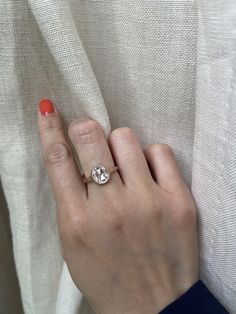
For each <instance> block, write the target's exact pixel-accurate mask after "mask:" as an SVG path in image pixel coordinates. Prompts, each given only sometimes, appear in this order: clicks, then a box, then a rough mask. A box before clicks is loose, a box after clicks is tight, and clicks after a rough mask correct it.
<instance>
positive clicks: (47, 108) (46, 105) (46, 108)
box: [39, 99, 55, 116]
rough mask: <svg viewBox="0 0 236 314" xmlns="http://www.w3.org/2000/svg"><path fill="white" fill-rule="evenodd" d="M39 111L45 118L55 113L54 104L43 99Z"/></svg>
mask: <svg viewBox="0 0 236 314" xmlns="http://www.w3.org/2000/svg"><path fill="white" fill-rule="evenodd" d="M39 110H40V112H41V114H42V115H43V116H45V115H48V114H50V113H54V112H55V110H54V106H53V103H52V102H51V100H49V99H42V100H41V101H40V103H39Z"/></svg>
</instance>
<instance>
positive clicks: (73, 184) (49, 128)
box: [38, 100, 87, 214]
mask: <svg viewBox="0 0 236 314" xmlns="http://www.w3.org/2000/svg"><path fill="white" fill-rule="evenodd" d="M39 109H40V110H41V111H40V110H39V112H38V127H39V136H40V140H41V150H42V155H43V160H44V164H45V166H46V170H47V173H48V177H49V181H50V184H51V187H52V190H53V194H54V198H55V201H56V204H57V209H58V210H59V211H60V210H65V208H66V209H67V211H69V210H73V208H75V205H76V210H79V209H80V208H81V209H82V207H83V206H82V205H83V204H84V201H85V200H86V198H87V196H86V194H87V192H86V186H85V184H84V183H83V181H82V176H81V174H80V172H79V169H78V167H77V165H76V162H75V159H74V157H73V153H72V149H71V147H70V145H69V143H68V142H67V140H66V137H65V133H64V129H63V124H62V120H61V117H60V115H59V112H58V111H57V109H56V108H55V106H53V104H52V102H51V101H49V100H42V101H41V102H40V104H39ZM59 214H63V213H59ZM64 214H65V213H64ZM67 214H70V213H69V212H67Z"/></svg>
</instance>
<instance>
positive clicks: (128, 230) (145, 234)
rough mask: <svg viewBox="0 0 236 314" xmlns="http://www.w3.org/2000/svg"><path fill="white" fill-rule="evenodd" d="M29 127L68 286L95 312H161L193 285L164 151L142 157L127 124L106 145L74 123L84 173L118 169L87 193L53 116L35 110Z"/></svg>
mask: <svg viewBox="0 0 236 314" xmlns="http://www.w3.org/2000/svg"><path fill="white" fill-rule="evenodd" d="M38 123H39V133H40V138H41V144H42V153H43V158H44V162H45V166H46V169H47V173H48V176H49V179H50V183H51V186H52V189H53V194H54V197H55V201H56V207H57V218H58V227H59V234H60V239H61V247H62V254H63V257H64V259H65V261H66V263H67V265H68V268H69V271H70V274H71V276H72V278H73V280H74V282H75V284H76V285H77V287H78V288H79V289H80V291H81V292H82V293H83V294H84V295H85V297H86V298H87V300H88V301H89V302H90V304H91V305H92V307H93V308H94V310H95V312H96V313H102V314H111V313H112V314H121V313H122V314H123V313H125V314H130V313H134V314H139V313H140V314H144V313H145V314H149V313H150V314H151V313H153V314H154V313H157V312H159V311H161V310H162V309H163V308H165V307H166V306H167V305H168V304H170V303H171V302H173V301H174V300H176V299H177V298H178V297H179V296H181V295H182V294H183V293H184V292H186V291H187V290H188V289H189V288H190V287H191V286H192V285H193V284H194V283H195V282H196V281H197V280H198V279H199V278H198V242H197V211H196V207H195V204H194V201H193V198H192V196H191V193H190V191H189V190H188V188H187V186H186V184H185V182H184V180H183V178H182V176H181V173H180V170H179V168H178V166H177V163H176V160H175V157H174V154H173V152H172V150H171V148H170V147H169V146H168V145H166V144H153V145H150V146H148V147H146V148H145V149H144V150H143V149H142V148H141V146H140V143H139V140H138V139H137V137H136V135H135V133H134V132H133V130H132V129H130V128H127V127H123V128H118V129H115V130H113V131H112V132H111V134H110V136H109V145H108V143H107V140H106V138H105V135H104V131H103V129H102V127H101V126H100V124H99V123H97V122H96V121H94V120H90V119H82V120H80V121H78V120H75V121H73V122H72V123H71V124H70V126H69V129H68V134H69V138H70V140H71V142H72V143H73V146H74V148H75V150H76V152H77V155H78V157H79V160H80V162H81V165H82V168H83V170H84V173H85V175H86V176H89V175H90V170H91V168H92V167H94V166H96V165H97V164H102V165H105V166H107V167H110V166H113V165H114V164H115V165H117V166H118V167H119V170H118V171H115V172H113V173H112V174H111V178H110V180H109V182H108V183H106V184H105V185H98V184H96V183H94V182H91V183H88V185H87V186H86V185H85V184H84V183H83V181H82V177H81V175H80V172H79V170H78V168H77V165H76V162H75V160H74V158H73V154H72V150H71V147H70V145H69V143H68V141H67V140H66V136H65V133H64V130H63V125H62V121H61V119H60V116H59V113H58V111H57V110H55V112H54V113H52V114H50V115H45V116H44V115H41V114H40V113H39V115H38ZM148 165H149V166H148ZM149 167H150V169H149ZM150 170H151V172H152V174H151V172H150Z"/></svg>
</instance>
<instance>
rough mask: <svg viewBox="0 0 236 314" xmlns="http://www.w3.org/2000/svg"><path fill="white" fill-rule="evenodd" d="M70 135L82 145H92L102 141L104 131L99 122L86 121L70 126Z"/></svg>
mask: <svg viewBox="0 0 236 314" xmlns="http://www.w3.org/2000/svg"><path fill="white" fill-rule="evenodd" d="M68 134H69V136H71V137H72V138H74V139H77V138H79V139H80V142H82V143H90V142H91V143H92V142H97V141H99V140H101V138H102V136H103V131H102V127H101V125H100V124H99V123H98V122H97V121H95V120H91V119H85V120H82V121H80V120H75V121H73V122H72V123H71V124H70V126H69V129H68Z"/></svg>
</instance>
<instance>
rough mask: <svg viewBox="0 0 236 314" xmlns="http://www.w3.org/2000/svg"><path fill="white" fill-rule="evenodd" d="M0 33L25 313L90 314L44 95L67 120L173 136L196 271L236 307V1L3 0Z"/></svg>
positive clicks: (0, 139) (144, 136)
mask: <svg viewBox="0 0 236 314" xmlns="http://www.w3.org/2000/svg"><path fill="white" fill-rule="evenodd" d="M0 34H1V36H0V78H1V83H0V176H1V181H2V186H3V193H4V197H5V198H6V202H7V206H8V210H9V216H10V226H11V233H12V243H13V254H14V262H15V267H16V273H17V277H18V281H19V291H20V295H21V300H22V304H23V309H24V313H25V314H42V313H47V314H55V313H56V314H75V313H79V314H91V313H92V314H93V313H94V312H93V310H92V308H91V306H90V305H89V303H88V301H87V300H86V299H85V298H84V297H83V296H82V294H81V293H80V291H79V290H78V289H77V288H76V287H75V285H74V283H73V281H72V279H71V277H70V275H69V273H68V269H67V266H66V265H65V264H64V263H63V259H62V257H61V251H60V243H59V238H58V230H57V224H56V208H55V201H54V198H53V195H52V190H51V188H50V184H49V181H48V177H47V174H46V170H45V167H44V164H43V161H42V154H41V150H40V140H39V134H38V127H37V111H38V102H39V100H41V99H42V98H49V99H51V100H52V101H53V102H54V103H55V104H56V106H57V108H58V110H59V111H60V113H61V115H62V117H63V120H64V122H65V126H68V125H69V123H70V122H71V121H72V120H74V119H76V118H78V117H82V116H88V117H90V118H92V119H95V120H97V121H98V122H100V123H101V125H102V126H103V128H104V130H105V133H106V135H107V136H108V135H109V133H110V132H111V130H113V129H115V128H118V127H123V126H128V127H130V128H132V129H133V130H134V131H135V132H136V134H137V136H138V137H139V139H140V142H141V144H142V145H143V146H146V145H148V144H153V143H167V144H169V145H170V146H171V147H172V149H173V151H174V153H175V156H176V159H177V162H178V165H179V167H180V168H181V171H182V174H183V177H184V179H185V181H186V183H187V184H188V187H189V188H190V189H191V192H192V194H193V197H194V200H195V202H196V206H197V208H198V217H199V242H200V278H201V280H202V281H203V282H204V283H205V284H206V285H207V287H208V288H209V289H210V291H211V292H212V293H213V294H214V295H215V296H216V297H217V298H218V300H219V301H220V302H221V303H222V304H223V305H224V306H225V308H226V309H227V310H228V311H229V312H230V313H236V271H235V270H236V244H235V243H236V162H235V161H236V59H235V58H236V2H235V0H214V1H209V0H199V1H194V0H130V1H124V0H120V1H116V0H90V1H89V0H7V1H2V2H0ZM0 254H1V255H4V254H5V253H4V250H3V247H1V248H0ZM0 261H1V259H0ZM0 267H1V266H0ZM8 267H11V265H10V264H9V265H8ZM3 286H4V282H0V287H3ZM3 290H4V289H2V288H0V293H2V291H3ZM0 300H2V298H1V297H0ZM8 300H9V298H8V299H6V300H5V302H4V303H3V304H1V305H0V313H1V314H3V313H4V314H6V312H5V310H4V308H5V309H6V308H10V306H8V304H7V302H8ZM11 302H14V297H13V296H12V300H11ZM19 311H20V310H19ZM9 313H10V312H9ZM19 313H20V312H19ZM7 314H8V313H7ZM14 314H16V313H14Z"/></svg>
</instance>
